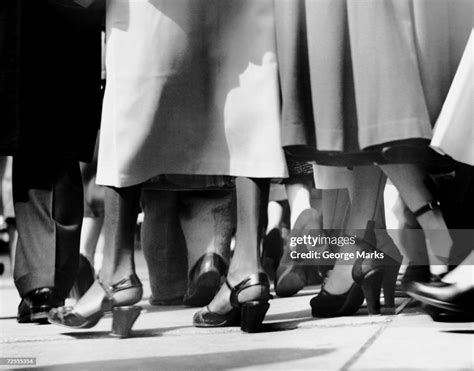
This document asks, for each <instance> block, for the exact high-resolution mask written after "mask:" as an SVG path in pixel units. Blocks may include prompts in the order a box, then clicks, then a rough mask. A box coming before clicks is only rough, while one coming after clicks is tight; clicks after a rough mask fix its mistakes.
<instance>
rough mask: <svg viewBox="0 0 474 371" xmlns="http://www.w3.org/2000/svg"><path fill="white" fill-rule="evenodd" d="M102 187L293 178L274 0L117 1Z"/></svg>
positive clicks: (111, 7) (111, 21) (111, 22)
mask: <svg viewBox="0 0 474 371" xmlns="http://www.w3.org/2000/svg"><path fill="white" fill-rule="evenodd" d="M106 23H107V54H106V68H107V86H106V91H105V97H104V106H103V115H102V129H101V133H100V152H99V162H98V174H97V182H98V183H99V184H103V185H109V186H115V187H126V186H131V185H135V184H140V183H143V182H145V181H147V180H149V179H150V178H153V177H156V176H157V175H160V174H183V175H186V174H188V175H229V176H245V177H260V178H264V177H265V178H269V177H278V178H281V177H286V176H287V170H286V163H285V158H284V154H283V151H282V149H281V141H280V118H279V116H280V105H279V85H278V70H277V62H276V45H275V35H274V34H275V31H274V27H275V25H274V12H273V1H272V0H259V1H255V0H206V1H204V0H179V1H176V0H133V1H132V0H109V1H108V2H107V22H106Z"/></svg>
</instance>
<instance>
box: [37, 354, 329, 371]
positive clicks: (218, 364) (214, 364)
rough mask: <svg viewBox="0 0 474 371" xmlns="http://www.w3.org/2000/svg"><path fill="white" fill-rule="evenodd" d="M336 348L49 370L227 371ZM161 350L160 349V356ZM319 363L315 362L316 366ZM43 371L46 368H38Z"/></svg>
mask: <svg viewBox="0 0 474 371" xmlns="http://www.w3.org/2000/svg"><path fill="white" fill-rule="evenodd" d="M333 351H334V349H332V348H319V349H302V348H276V349H252V350H247V351H245V350H244V351H242V350H239V351H235V352H221V353H207V354H206V353H204V354H199V355H180V356H163V357H148V358H135V359H122V360H120V359H117V360H104V361H97V362H84V363H75V364H62V365H57V366H48V367H47V368H43V369H47V370H68V371H70V370H133V369H139V370H144V369H153V370H160V371H161V370H190V369H192V370H223V369H229V368H232V367H239V368H241V367H250V366H258V365H265V366H267V367H268V366H269V365H271V364H273V363H281V362H291V361H296V360H300V359H305V358H312V357H320V356H324V355H327V354H329V353H332V352H333ZM159 352H160V350H159V349H157V353H159ZM316 361H317V360H315V362H316ZM38 369H39V370H41V369H42V368H38Z"/></svg>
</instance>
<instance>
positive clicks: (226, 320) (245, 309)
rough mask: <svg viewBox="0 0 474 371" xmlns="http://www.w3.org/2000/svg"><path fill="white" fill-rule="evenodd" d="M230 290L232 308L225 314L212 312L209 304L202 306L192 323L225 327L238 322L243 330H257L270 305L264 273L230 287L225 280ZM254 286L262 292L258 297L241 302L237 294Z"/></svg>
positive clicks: (267, 284)
mask: <svg viewBox="0 0 474 371" xmlns="http://www.w3.org/2000/svg"><path fill="white" fill-rule="evenodd" d="M225 283H226V285H227V287H228V288H229V290H230V304H231V305H232V307H233V309H232V310H231V311H230V312H228V313H225V314H221V313H217V312H212V311H211V310H210V309H209V306H206V307H204V308H202V309H201V310H200V311H199V312H197V313H195V314H194V318H193V325H194V326H196V327H226V326H234V325H237V324H238V323H239V322H240V328H241V330H242V331H245V332H249V333H252V332H258V331H259V330H260V328H261V325H262V322H263V319H264V318H265V314H266V313H267V311H268V308H269V307H270V305H269V304H268V300H269V299H270V298H271V295H270V283H269V282H268V277H267V276H266V275H265V274H264V273H258V274H253V275H251V276H249V277H247V278H246V279H245V280H243V281H242V282H240V283H239V284H237V285H235V286H234V287H232V286H231V285H230V283H229V281H227V280H226V282H225ZM254 286H260V287H261V288H262V292H261V294H260V297H259V298H255V299H254V300H249V301H246V302H243V303H241V302H240V301H239V294H240V293H241V292H242V291H244V290H246V289H248V288H250V287H254Z"/></svg>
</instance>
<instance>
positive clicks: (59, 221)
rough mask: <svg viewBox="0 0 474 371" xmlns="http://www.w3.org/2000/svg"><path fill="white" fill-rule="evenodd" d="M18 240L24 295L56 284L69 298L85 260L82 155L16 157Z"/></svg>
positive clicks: (18, 281)
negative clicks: (81, 251)
mask: <svg viewBox="0 0 474 371" xmlns="http://www.w3.org/2000/svg"><path fill="white" fill-rule="evenodd" d="M13 200H14V208H15V217H16V224H17V229H18V244H17V249H16V256H15V267H14V273H13V276H14V279H15V285H16V287H17V289H18V292H19V293H20V295H21V296H22V297H23V296H25V295H26V294H27V293H28V292H30V291H32V290H34V289H37V288H42V287H54V288H55V289H56V292H57V294H58V295H59V297H62V298H65V297H66V296H67V294H68V292H69V291H70V289H71V287H72V286H73V284H74V280H75V277H76V273H77V269H78V263H79V242H80V233H81V226H82V218H83V208H84V206H83V188H82V180H81V174H80V169H79V162H78V161H77V160H66V159H57V158H54V157H52V156H50V157H44V156H37V157H34V156H29V157H28V158H23V157H20V156H17V157H14V159H13Z"/></svg>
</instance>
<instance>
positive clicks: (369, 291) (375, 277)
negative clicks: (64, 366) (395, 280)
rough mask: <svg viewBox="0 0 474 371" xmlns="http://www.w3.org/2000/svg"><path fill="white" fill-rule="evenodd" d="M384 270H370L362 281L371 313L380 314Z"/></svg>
mask: <svg viewBox="0 0 474 371" xmlns="http://www.w3.org/2000/svg"><path fill="white" fill-rule="evenodd" d="M383 275H384V271H383V270H382V269H377V270H373V271H371V272H369V273H368V274H367V275H366V276H365V277H364V279H363V280H362V282H361V289H362V292H363V293H364V296H365V300H366V302H367V310H368V312H369V315H377V314H380V291H381V289H382V282H383Z"/></svg>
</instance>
